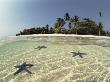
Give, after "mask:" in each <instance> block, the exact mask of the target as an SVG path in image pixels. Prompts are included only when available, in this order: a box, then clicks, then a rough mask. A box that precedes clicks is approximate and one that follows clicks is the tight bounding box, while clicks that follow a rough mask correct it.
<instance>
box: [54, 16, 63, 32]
mask: <svg viewBox="0 0 110 82" xmlns="http://www.w3.org/2000/svg"><path fill="white" fill-rule="evenodd" d="M64 24H65V21H64V19H62V18H57V20H56V23H55V26H54V27H55V33H61V29H62V27H63V26H64Z"/></svg>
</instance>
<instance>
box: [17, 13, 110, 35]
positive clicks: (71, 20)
mask: <svg viewBox="0 0 110 82" xmlns="http://www.w3.org/2000/svg"><path fill="white" fill-rule="evenodd" d="M99 15H100V17H101V13H99ZM65 24H68V27H65ZM53 33H60V34H81V35H99V36H100V35H101V36H102V35H103V36H110V33H109V32H108V31H105V30H104V26H103V24H102V22H99V23H98V24H97V23H96V22H95V21H94V20H92V19H90V18H83V19H80V18H79V17H78V16H74V17H71V16H70V15H69V13H65V15H64V18H57V20H56V22H55V24H54V25H53V27H49V25H48V24H47V25H46V26H44V27H36V28H30V29H24V30H23V31H20V33H18V34H16V36H19V35H29V34H53Z"/></svg>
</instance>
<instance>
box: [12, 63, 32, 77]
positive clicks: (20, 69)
mask: <svg viewBox="0 0 110 82" xmlns="http://www.w3.org/2000/svg"><path fill="white" fill-rule="evenodd" d="M32 66H33V64H26V62H24V63H23V64H21V65H17V66H14V67H15V68H18V70H17V71H16V72H15V73H14V75H17V74H18V73H20V72H21V71H23V70H25V71H26V72H28V73H29V74H32V72H30V71H29V70H28V69H27V68H30V67H32Z"/></svg>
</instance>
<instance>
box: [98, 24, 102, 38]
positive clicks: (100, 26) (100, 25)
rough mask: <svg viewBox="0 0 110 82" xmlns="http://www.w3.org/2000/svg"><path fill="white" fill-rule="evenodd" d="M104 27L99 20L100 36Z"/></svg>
mask: <svg viewBox="0 0 110 82" xmlns="http://www.w3.org/2000/svg"><path fill="white" fill-rule="evenodd" d="M102 29H103V25H102V23H101V22H99V25H98V33H99V36H100V35H101V31H102Z"/></svg>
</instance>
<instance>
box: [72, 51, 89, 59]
mask: <svg viewBox="0 0 110 82" xmlns="http://www.w3.org/2000/svg"><path fill="white" fill-rule="evenodd" d="M71 53H73V54H74V55H73V56H72V57H75V56H80V57H81V58H83V56H82V55H87V54H86V53H80V52H79V51H78V52H71Z"/></svg>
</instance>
